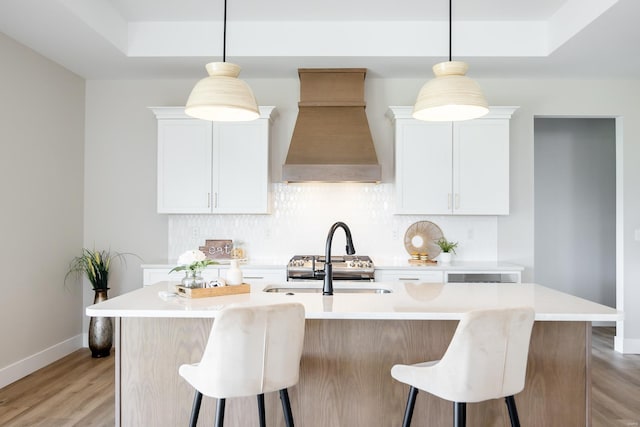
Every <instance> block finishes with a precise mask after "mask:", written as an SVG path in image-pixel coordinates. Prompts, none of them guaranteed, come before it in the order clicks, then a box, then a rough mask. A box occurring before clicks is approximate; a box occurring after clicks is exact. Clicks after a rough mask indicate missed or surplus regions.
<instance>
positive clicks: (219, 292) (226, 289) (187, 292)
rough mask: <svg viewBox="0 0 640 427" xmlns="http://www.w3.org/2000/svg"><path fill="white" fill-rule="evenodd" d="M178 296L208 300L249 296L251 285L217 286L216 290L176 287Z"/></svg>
mask: <svg viewBox="0 0 640 427" xmlns="http://www.w3.org/2000/svg"><path fill="white" fill-rule="evenodd" d="M176 291H177V292H178V295H180V296H181V297H185V298H207V297H222V296H226V295H235V294H248V293H249V292H251V285H249V284H248V283H243V284H242V285H232V286H231V285H230V286H217V287H215V288H185V287H184V286H176Z"/></svg>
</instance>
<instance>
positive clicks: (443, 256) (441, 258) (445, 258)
mask: <svg viewBox="0 0 640 427" xmlns="http://www.w3.org/2000/svg"><path fill="white" fill-rule="evenodd" d="M438 263H439V264H450V263H451V252H440V255H438Z"/></svg>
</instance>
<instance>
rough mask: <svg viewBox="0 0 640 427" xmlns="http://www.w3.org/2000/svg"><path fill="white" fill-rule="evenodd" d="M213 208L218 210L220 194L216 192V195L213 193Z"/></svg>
mask: <svg viewBox="0 0 640 427" xmlns="http://www.w3.org/2000/svg"><path fill="white" fill-rule="evenodd" d="M213 200H214V202H213V207H214V208H217V207H218V192H217V191H216V192H215V193H213Z"/></svg>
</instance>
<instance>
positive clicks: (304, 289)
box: [262, 282, 393, 294]
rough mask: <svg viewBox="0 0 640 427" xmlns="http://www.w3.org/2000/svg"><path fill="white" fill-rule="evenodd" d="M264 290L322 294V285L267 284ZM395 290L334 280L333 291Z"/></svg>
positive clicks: (374, 291) (366, 292)
mask: <svg viewBox="0 0 640 427" xmlns="http://www.w3.org/2000/svg"><path fill="white" fill-rule="evenodd" d="M262 291H263V292H277V293H291V294H321V293H322V285H316V284H309V285H308V286H307V285H303V286H301V285H297V286H281V285H269V286H266V287H265V288H264V289H263V290H262ZM391 292H393V291H392V290H391V289H389V288H383V287H380V286H369V285H352V284H351V285H349V286H341V285H340V284H337V283H335V282H333V293H336V294H390V293H391Z"/></svg>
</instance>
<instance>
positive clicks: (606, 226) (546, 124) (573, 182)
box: [534, 118, 616, 306]
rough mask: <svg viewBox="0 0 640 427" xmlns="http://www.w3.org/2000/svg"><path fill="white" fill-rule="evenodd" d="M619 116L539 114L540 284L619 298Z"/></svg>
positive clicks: (605, 300) (601, 298) (605, 299)
mask: <svg viewBox="0 0 640 427" xmlns="http://www.w3.org/2000/svg"><path fill="white" fill-rule="evenodd" d="M615 258H616V140H615V120H613V119H567V118H561V119H557V118H556V119H549V118H537V119H535V260H534V261H535V266H536V268H535V281H536V283H540V284H542V285H545V286H549V287H552V288H554V289H558V290H560V291H563V292H567V293H570V294H573V295H577V296H580V297H583V298H586V299H589V300H591V301H596V302H599V303H601V304H606V305H609V306H615V303H616V263H615V260H616V259H615Z"/></svg>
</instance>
